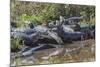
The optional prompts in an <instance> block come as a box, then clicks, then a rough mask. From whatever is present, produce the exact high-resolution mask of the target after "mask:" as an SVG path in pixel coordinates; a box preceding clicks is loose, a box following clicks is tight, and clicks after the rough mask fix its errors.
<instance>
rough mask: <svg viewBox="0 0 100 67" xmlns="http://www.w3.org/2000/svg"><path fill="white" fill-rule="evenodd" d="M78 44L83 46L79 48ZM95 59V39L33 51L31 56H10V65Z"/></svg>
mask: <svg viewBox="0 0 100 67" xmlns="http://www.w3.org/2000/svg"><path fill="white" fill-rule="evenodd" d="M80 45H84V47H82V48H79V47H80ZM94 60H95V40H94V39H88V40H85V41H73V42H72V43H65V44H64V48H50V49H44V50H39V51H35V52H34V53H33V54H32V55H31V56H27V57H17V58H12V56H11V65H12V66H13V65H14V66H15V65H37V64H53V63H69V62H84V61H94Z"/></svg>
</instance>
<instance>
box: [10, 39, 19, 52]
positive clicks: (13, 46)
mask: <svg viewBox="0 0 100 67" xmlns="http://www.w3.org/2000/svg"><path fill="white" fill-rule="evenodd" d="M19 41H20V39H18V38H14V39H13V38H11V50H12V51H15V50H16V49H18V48H19Z"/></svg>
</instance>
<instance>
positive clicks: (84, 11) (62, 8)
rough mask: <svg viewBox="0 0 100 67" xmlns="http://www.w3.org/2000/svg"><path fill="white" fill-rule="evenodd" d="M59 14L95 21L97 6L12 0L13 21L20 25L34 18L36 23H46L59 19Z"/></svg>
mask: <svg viewBox="0 0 100 67" xmlns="http://www.w3.org/2000/svg"><path fill="white" fill-rule="evenodd" d="M59 15H62V16H64V17H66V18H68V17H72V16H80V17H82V20H81V21H80V22H85V23H94V22H95V6H89V5H88V6H86V5H73V4H72V5H71V4H56V3H40V2H38V3H37V2H23V1H16V0H11V21H12V22H16V23H17V25H18V26H20V25H22V24H23V22H24V21H25V20H32V21H33V22H34V23H44V22H47V20H55V19H59Z"/></svg>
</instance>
